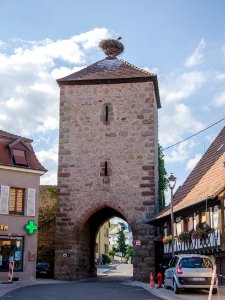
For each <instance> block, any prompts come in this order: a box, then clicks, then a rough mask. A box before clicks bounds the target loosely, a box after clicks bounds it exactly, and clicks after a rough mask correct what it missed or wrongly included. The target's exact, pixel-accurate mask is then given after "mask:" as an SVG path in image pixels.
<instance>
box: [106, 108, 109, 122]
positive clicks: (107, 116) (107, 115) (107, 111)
mask: <svg viewBox="0 0 225 300" xmlns="http://www.w3.org/2000/svg"><path fill="white" fill-rule="evenodd" d="M105 122H106V123H108V122H109V106H108V105H106V106H105Z"/></svg>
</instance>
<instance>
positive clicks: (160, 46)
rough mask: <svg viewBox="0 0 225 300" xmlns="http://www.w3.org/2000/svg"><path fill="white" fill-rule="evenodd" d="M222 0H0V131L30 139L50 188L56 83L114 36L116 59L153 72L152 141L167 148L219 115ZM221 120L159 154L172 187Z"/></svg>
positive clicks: (224, 96)
mask: <svg viewBox="0 0 225 300" xmlns="http://www.w3.org/2000/svg"><path fill="white" fill-rule="evenodd" d="M224 13H225V2H224V1H223V0H214V1H209V0H198V1H196V0H189V1H184V0H158V1H152V0H141V1H131V0H130V1H128V0H123V1H122V0H120V1H117V0H114V1H102V0H98V1H91V0H90V1H87V0H86V1H85V0H83V1H79V0H77V1H74V0H73V1H72V0H64V1H57V0H54V1H53V0H48V1H46V0H32V1H28V0H20V1H16V0H0V124H1V129H3V130H5V131H9V132H13V133H17V134H19V135H23V136H28V137H31V138H32V139H33V140H34V143H33V145H34V148H35V150H36V152H37V155H38V157H39V159H40V160H41V161H42V163H43V164H44V166H45V167H46V168H48V169H49V172H48V173H47V174H46V175H45V176H43V178H42V183H43V184H54V183H56V166H57V139H58V104H59V88H58V86H57V84H56V82H55V79H56V78H59V77H62V76H64V75H67V74H70V73H72V72H74V71H76V70H79V69H80V68H82V67H85V66H87V65H89V64H91V63H94V62H95V61H97V60H100V59H103V58H104V55H103V53H102V52H101V51H100V50H99V48H98V42H99V40H100V39H102V38H105V37H113V38H117V37H118V36H122V42H123V44H124V46H125V52H124V53H123V55H122V56H121V58H123V59H125V60H127V61H128V62H130V63H132V64H134V65H136V66H138V67H141V68H145V69H146V70H151V71H154V72H156V73H157V74H158V79H159V88H160V96H161V103H162V108H161V109H160V110H159V139H160V143H161V145H162V146H163V147H167V146H169V145H171V144H173V143H175V142H177V141H179V140H182V139H183V138H185V137H188V136H189V135H192V134H194V133H196V132H197V131H199V130H202V129H204V128H205V127H207V126H208V125H210V124H212V123H214V122H216V121H218V120H220V119H222V118H223V117H225V34H224V32H225V18H224ZM224 125H225V122H221V123H220V124H218V125H216V126H214V127H212V128H211V129H210V130H207V131H206V132H204V133H203V134H200V135H198V136H197V137H195V138H193V139H190V140H188V141H187V142H185V143H182V144H180V145H179V146H176V147H173V148H172V149H170V150H166V151H165V152H164V154H165V161H166V170H167V172H168V173H170V172H173V173H174V175H175V176H176V177H177V181H178V182H177V186H178V185H180V184H182V182H183V181H184V179H185V178H186V177H187V175H188V174H189V173H190V171H191V170H192V169H193V167H194V165H195V164H196V163H197V161H198V160H199V159H200V158H201V156H202V155H203V153H204V151H205V150H206V149H207V148H208V147H209V145H210V143H211V142H212V140H213V139H214V138H215V136H216V135H217V134H218V133H219V131H220V130H221V128H222V127H223V126H224Z"/></svg>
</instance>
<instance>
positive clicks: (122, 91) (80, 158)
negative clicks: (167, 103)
mask: <svg viewBox="0 0 225 300" xmlns="http://www.w3.org/2000/svg"><path fill="white" fill-rule="evenodd" d="M111 41H112V40H111ZM57 82H58V84H59V86H60V137H59V166H58V188H59V194H58V203H57V225H56V257H55V278H57V279H62V280H73V279H79V278H82V277H86V276H89V275H94V274H95V272H96V271H95V257H94V255H95V238H96V235H97V232H98V230H99V228H100V226H101V225H102V224H103V223H104V222H105V221H106V220H108V219H110V218H111V217H114V216H118V217H121V218H123V219H125V220H126V221H127V222H128V223H129V224H130V226H131V229H132V233H133V238H134V240H140V241H141V246H139V247H134V278H135V279H138V280H146V279H148V277H149V272H150V271H154V257H155V256H154V241H153V239H154V229H153V227H151V226H150V225H148V224H147V223H146V220H147V219H149V218H150V217H151V216H152V215H153V214H154V213H155V211H157V197H156V195H157V180H158V175H157V170H158V166H157V162H158V157H157V153H158V150H157V147H158V120H157V108H160V99H159V91H158V81H157V76H156V75H155V74H152V73H149V72H146V71H144V70H142V69H139V68H137V67H135V66H133V65H131V64H129V63H128V62H126V61H124V60H121V59H118V58H117V57H116V55H110V54H108V56H107V57H106V58H105V59H103V60H101V61H98V62H96V63H94V64H93V65H90V66H88V67H86V68H84V69H82V70H80V71H78V72H75V73H73V74H71V75H69V76H67V77H64V78H62V79H59V80H57Z"/></svg>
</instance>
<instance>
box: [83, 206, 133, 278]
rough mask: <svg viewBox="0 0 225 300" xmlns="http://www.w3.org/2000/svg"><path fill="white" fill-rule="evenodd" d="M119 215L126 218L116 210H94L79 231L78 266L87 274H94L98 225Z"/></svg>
mask: <svg viewBox="0 0 225 300" xmlns="http://www.w3.org/2000/svg"><path fill="white" fill-rule="evenodd" d="M113 217H119V218H121V219H123V220H125V221H126V222H128V220H127V219H126V218H125V217H124V216H123V215H122V214H121V213H120V212H119V211H117V210H115V209H114V208H111V207H108V206H107V207H103V208H100V209H99V210H97V211H95V212H94V213H93V214H92V215H91V216H90V217H89V218H88V219H87V221H86V222H85V223H84V224H83V226H82V228H81V231H80V247H81V248H80V267H81V268H82V270H83V272H84V273H86V275H87V276H96V275H97V273H96V265H95V242H96V236H97V233H98V231H99V229H100V227H101V226H102V225H103V224H104V223H105V222H106V221H107V220H109V219H111V218H113Z"/></svg>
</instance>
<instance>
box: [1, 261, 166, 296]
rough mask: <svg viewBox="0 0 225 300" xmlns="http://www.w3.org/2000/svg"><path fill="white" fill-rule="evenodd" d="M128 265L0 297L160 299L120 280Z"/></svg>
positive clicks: (127, 271)
mask: <svg viewBox="0 0 225 300" xmlns="http://www.w3.org/2000/svg"><path fill="white" fill-rule="evenodd" d="M129 272H130V268H129V267H128V266H124V267H123V266H122V267H121V266H118V267H117V268H115V269H113V270H110V271H108V272H107V274H104V275H100V276H98V277H97V278H88V279H85V280H80V281H70V282H62V283H53V284H46V283H45V284H40V285H34V286H27V287H24V288H20V289H17V290H14V291H12V292H10V293H8V294H6V295H4V296H2V297H1V300H9V299H10V300H14V299H16V300H20V299H22V300H42V299H43V300H53V299H54V300H107V299H112V300H128V299H129V300H160V299H161V298H159V297H157V296H155V295H152V294H150V293H148V292H147V291H146V290H144V289H143V288H142V287H137V286H130V285H125V284H123V282H124V281H126V280H128V279H129V278H130V275H129V274H128V273H129Z"/></svg>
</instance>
